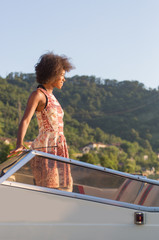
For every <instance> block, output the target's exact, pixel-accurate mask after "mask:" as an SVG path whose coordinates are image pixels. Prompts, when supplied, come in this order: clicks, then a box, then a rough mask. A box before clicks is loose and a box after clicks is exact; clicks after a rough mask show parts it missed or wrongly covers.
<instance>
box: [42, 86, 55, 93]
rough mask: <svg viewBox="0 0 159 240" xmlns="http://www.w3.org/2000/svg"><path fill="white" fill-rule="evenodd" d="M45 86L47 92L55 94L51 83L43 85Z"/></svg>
mask: <svg viewBox="0 0 159 240" xmlns="http://www.w3.org/2000/svg"><path fill="white" fill-rule="evenodd" d="M43 86H44V87H45V89H46V91H47V92H48V93H49V94H50V93H52V92H53V89H54V87H53V86H51V84H50V83H45V84H43Z"/></svg>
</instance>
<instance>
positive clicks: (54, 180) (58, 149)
mask: <svg viewBox="0 0 159 240" xmlns="http://www.w3.org/2000/svg"><path fill="white" fill-rule="evenodd" d="M39 90H40V91H42V92H43V93H44V94H45V95H46V97H47V98H48V103H47V106H46V108H45V109H44V110H42V111H41V112H36V117H37V121H38V126H39V135H38V136H37V138H36V139H35V140H34V142H33V144H32V149H37V150H39V151H43V152H47V153H52V154H54V155H58V156H61V157H66V158H68V157H69V155H68V149H67V143H66V139H65V136H64V133H63V116H64V112H63V110H62V108H61V105H60V104H59V102H58V101H57V99H56V98H55V96H54V95H53V94H49V93H47V91H46V90H44V89H42V88H39ZM31 166H32V171H33V175H34V178H35V183H36V185H38V186H43V187H51V188H58V189H61V190H65V191H72V185H73V184H72V177H71V170H70V165H69V164H66V163H62V162H58V161H53V160H49V159H44V158H41V157H38V156H36V157H35V159H33V160H32V162H31Z"/></svg>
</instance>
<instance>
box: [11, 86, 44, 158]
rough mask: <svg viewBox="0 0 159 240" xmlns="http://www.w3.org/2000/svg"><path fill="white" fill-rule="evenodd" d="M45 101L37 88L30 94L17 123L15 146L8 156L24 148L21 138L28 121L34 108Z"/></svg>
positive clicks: (23, 135)
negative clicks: (18, 123)
mask: <svg viewBox="0 0 159 240" xmlns="http://www.w3.org/2000/svg"><path fill="white" fill-rule="evenodd" d="M45 103H46V98H45V96H44V94H43V93H42V92H40V91H38V90H37V91H35V92H33V93H32V94H31V95H30V97H29V99H28V102H27V106H26V109H25V112H24V115H23V118H22V120H21V122H20V125H19V129H18V134H17V144H16V148H15V149H14V150H12V151H11V152H10V153H11V154H10V155H8V157H10V156H11V155H13V154H14V153H16V152H19V151H21V150H22V149H23V148H24V146H23V140H24V137H25V134H26V132H27V129H28V126H29V123H30V121H31V119H32V117H33V115H34V113H35V111H36V109H37V108H38V106H39V105H45Z"/></svg>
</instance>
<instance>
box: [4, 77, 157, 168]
mask: <svg viewBox="0 0 159 240" xmlns="http://www.w3.org/2000/svg"><path fill="white" fill-rule="evenodd" d="M36 85H37V84H36V82H35V75H34V74H22V73H10V74H9V75H8V76H7V77H6V78H5V79H3V78H0V135H1V136H3V137H11V138H16V134H17V129H18V124H19V121H20V119H21V117H22V114H23V111H24V109H25V106H26V103H27V99H28V96H29V95H30V93H31V92H32V91H33V90H34V89H35V88H36ZM54 94H55V96H56V97H57V98H58V100H59V102H60V103H61V105H62V107H63V109H64V111H65V118H64V121H65V135H66V138H67V142H68V144H69V146H70V152H71V151H72V152H79V151H80V150H81V148H82V147H83V146H84V145H86V144H88V143H89V142H102V143H105V144H110V145H111V144H114V143H119V145H120V146H121V149H122V150H121V149H120V148H119V147H118V148H117V147H113V149H112V146H111V147H110V149H109V148H108V149H109V152H108V149H107V153H106V150H103V153H104V151H105V153H104V155H102V154H103V153H102V152H100V151H99V153H98V154H96V155H98V156H96V160H90V159H91V156H89V160H88V161H94V163H95V164H101V159H102V158H103V160H102V161H103V162H102V165H105V166H107V163H108V161H106V158H105V159H104V157H105V156H106V155H107V156H108V155H109V159H111V156H116V160H115V158H114V157H112V162H113V161H114V163H115V161H116V164H114V165H113V164H110V165H109V166H110V167H112V168H116V169H119V170H120V169H121V170H125V169H122V167H121V166H123V163H125V164H126V162H124V161H126V159H128V160H127V161H128V163H127V165H130V166H131V167H132V168H133V164H134V163H133V162H132V159H135V166H140V167H141V166H143V167H144V166H146V167H149V168H150V167H153V166H155V167H157V164H158V163H157V162H156V161H157V158H156V156H155V157H154V155H153V154H154V152H156V153H157V152H158V151H159V139H158V132H159V121H158V119H159V108H158V104H159V91H158V90H156V89H146V88H145V87H144V85H143V84H141V83H139V82H138V81H123V82H118V81H116V80H109V79H106V80H101V79H99V78H96V77H94V76H74V77H72V78H67V81H66V83H65V84H64V87H63V89H62V91H59V90H55V91H54ZM37 134H38V128H37V122H36V118H35V117H33V119H32V121H31V124H30V126H29V129H28V131H27V134H26V138H25V140H33V139H34V138H35V137H36V136H37ZM134 149H136V150H134ZM135 151H136V152H135ZM117 152H118V153H117ZM121 152H122V154H124V153H125V154H126V155H125V156H124V155H123V156H122V157H121V156H120V160H119V159H117V155H118V156H119V155H121ZM129 152H130V153H131V154H130V153H129ZM108 153H109V154H108ZM110 153H111V154H110ZM90 154H91V153H90ZM144 155H149V158H148V159H149V160H148V161H147V163H146V162H145V163H143V156H144ZM93 156H95V152H94V153H93ZM139 156H140V157H139ZM141 156H142V157H141ZM87 157H88V156H87ZM99 157H100V160H99ZM122 158H123V162H122V160H121V159H122ZM141 159H142V160H141ZM81 160H82V158H81ZM119 163H120V164H119ZM117 166H118V167H117ZM127 171H129V170H127Z"/></svg>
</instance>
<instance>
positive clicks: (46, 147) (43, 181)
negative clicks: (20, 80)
mask: <svg viewBox="0 0 159 240" xmlns="http://www.w3.org/2000/svg"><path fill="white" fill-rule="evenodd" d="M72 68H73V66H72V65H71V63H70V62H69V60H68V58H67V57H65V56H59V55H55V54H53V53H47V54H44V55H42V56H41V57H40V59H39V62H38V63H37V64H36V66H35V72H36V80H37V82H38V83H39V84H40V85H39V86H38V87H37V90H36V91H34V92H33V93H32V94H31V95H30V97H29V99H28V103H27V106H26V110H25V112H24V116H23V118H22V120H21V123H20V125H19V130H18V135H17V144H16V149H14V150H12V151H11V154H10V156H11V155H12V154H14V153H16V152H20V151H22V150H23V149H24V146H23V139H24V137H25V134H26V131H27V128H28V126H29V123H30V120H31V118H32V116H33V114H34V113H36V117H37V121H38V126H39V135H38V136H37V138H36V139H35V140H34V142H33V144H32V149H37V150H40V151H44V152H48V153H52V154H54V155H58V156H62V157H66V158H68V157H69V155H68V149H67V143H66V139H65V136H64V133H63V115H64V112H63V110H62V108H61V105H60V104H59V102H58V101H57V99H56V98H55V96H54V95H53V89H54V88H58V89H61V88H62V86H63V83H64V82H65V72H68V71H70V70H71V69H72ZM31 165H32V170H33V174H34V178H35V182H36V185H40V186H45V187H53V188H62V189H63V188H64V189H67V191H71V189H72V177H71V172H70V167H69V165H66V164H64V163H59V162H57V161H54V162H53V161H49V160H48V159H43V160H41V159H39V158H38V157H37V158H36V159H34V160H32V164H31Z"/></svg>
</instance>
